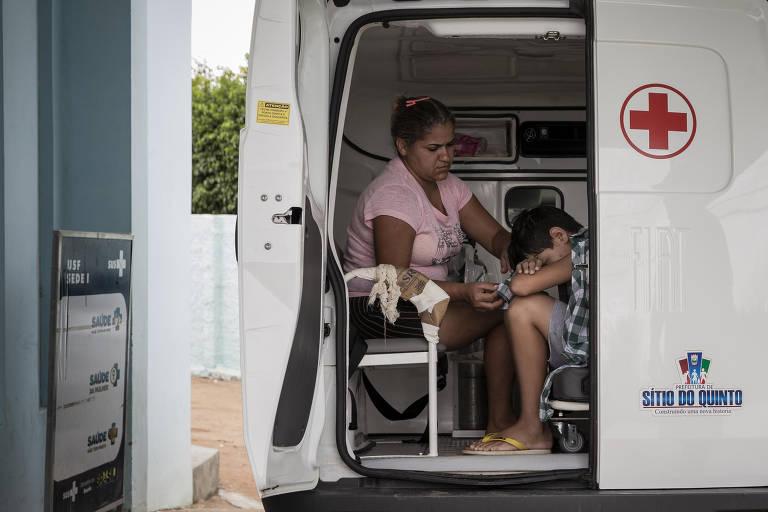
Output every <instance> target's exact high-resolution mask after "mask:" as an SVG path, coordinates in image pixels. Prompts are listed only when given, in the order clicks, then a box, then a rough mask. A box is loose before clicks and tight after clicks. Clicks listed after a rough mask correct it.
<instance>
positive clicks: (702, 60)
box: [593, 0, 768, 489]
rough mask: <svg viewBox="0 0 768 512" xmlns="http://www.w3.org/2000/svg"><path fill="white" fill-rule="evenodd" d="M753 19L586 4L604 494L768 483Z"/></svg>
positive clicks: (761, 115) (764, 176)
mask: <svg viewBox="0 0 768 512" xmlns="http://www.w3.org/2000/svg"><path fill="white" fill-rule="evenodd" d="M665 4H667V5H665ZM766 8H768V4H766V3H765V2H757V1H754V2H747V1H710V2H698V1H693V0H679V1H675V2H655V1H653V2H650V1H648V2H645V1H638V2H609V1H597V2H596V5H595V9H596V12H595V38H596V42H595V55H594V57H595V59H594V65H595V83H596V90H595V98H596V100H595V101H596V110H597V112H596V123H597V124H596V126H597V128H596V130H597V152H596V155H597V167H596V170H597V180H596V184H597V196H598V197H597V200H598V202H597V212H598V216H597V228H598V230H599V232H598V233H597V234H598V243H599V247H597V248H598V250H599V252H598V258H599V259H598V265H599V266H598V268H597V274H596V275H597V278H598V279H597V286H598V289H599V296H598V301H599V304H598V308H597V313H598V331H599V336H598V342H599V345H598V376H599V383H598V386H599V393H598V405H599V416H598V432H599V446H598V478H599V485H600V487H601V488H614V489H617V488H618V489H620V488H634V489H637V488H688V487H691V488H693V487H734V486H764V485H768V471H766V466H765V460H766V459H768V442H766V441H768V439H767V437H768V435H767V434H766V429H765V424H764V423H765V422H764V419H765V411H766V407H767V406H768V397H767V396H766V393H765V392H764V388H765V384H764V377H763V375H762V372H761V371H755V369H756V368H757V366H755V365H756V364H757V363H758V362H759V361H765V360H766V359H768V344H766V343H765V342H764V339H763V338H764V333H765V304H766V302H765V293H764V292H765V283H766V279H768V271H766V266H765V252H766V250H767V249H768V243H766V242H765V234H764V233H765V225H766V222H768V213H766V212H767V211H768V195H766V192H765V190H766V188H767V187H768V168H767V167H768V163H766V159H765V155H766V154H768V153H766V143H765V130H764V129H763V127H764V126H765V112H766V111H767V107H766V105H767V104H768V96H766V94H765V84H766V83H768V75H767V73H766V68H767V67H768V65H767V64H766V63H767V62H768V60H767V59H766V46H765V27H766V25H765V12H766ZM593 275H595V274H594V273H593Z"/></svg>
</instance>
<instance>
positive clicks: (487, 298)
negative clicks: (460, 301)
mask: <svg viewBox="0 0 768 512" xmlns="http://www.w3.org/2000/svg"><path fill="white" fill-rule="evenodd" d="M464 287H465V292H464V296H465V297H464V298H465V300H466V301H467V302H469V303H470V304H471V305H472V307H473V308H475V309H476V310H478V311H494V310H496V309H499V308H500V307H501V305H502V304H503V303H504V301H503V300H502V299H501V297H499V295H498V294H497V293H496V285H495V284H494V283H466V284H465V285H464Z"/></svg>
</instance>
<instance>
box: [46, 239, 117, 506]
mask: <svg viewBox="0 0 768 512" xmlns="http://www.w3.org/2000/svg"><path fill="white" fill-rule="evenodd" d="M131 249H132V237H131V236H130V235H113V234H104V233H80V232H67V231H57V232H55V233H54V258H53V263H54V265H53V267H54V268H53V274H54V277H53V284H54V288H53V290H52V296H53V298H54V300H53V304H52V306H53V308H52V318H51V325H52V326H53V327H52V334H51V349H50V353H49V355H50V360H49V397H50V401H49V407H48V433H47V461H46V462H47V464H46V510H47V511H49V512H58V511H67V512H78V511H88V512H94V511H107V510H113V509H115V508H117V507H119V506H120V505H121V504H122V503H123V494H124V493H123V481H124V467H125V450H126V443H125V425H126V421H125V418H126V414H125V413H126V411H125V403H126V390H127V389H128V383H127V382H126V380H127V379H126V376H127V375H128V371H127V366H128V364H129V353H128V343H129V340H130V299H131V296H130V291H131Z"/></svg>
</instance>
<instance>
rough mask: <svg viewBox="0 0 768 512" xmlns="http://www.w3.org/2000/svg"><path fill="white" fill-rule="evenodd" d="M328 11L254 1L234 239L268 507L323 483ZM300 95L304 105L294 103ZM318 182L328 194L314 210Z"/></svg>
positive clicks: (251, 422) (253, 424)
mask: <svg viewBox="0 0 768 512" xmlns="http://www.w3.org/2000/svg"><path fill="white" fill-rule="evenodd" d="M324 9H325V6H324V1H323V0H260V1H257V2H256V8H255V14H254V21H253V35H252V39H251V52H250V61H249V70H248V89H247V99H246V121H245V129H244V130H243V132H242V134H241V142H240V166H239V188H238V221H239V222H238V233H237V236H238V241H239V263H238V272H239V284H240V339H241V368H242V378H243V411H244V417H245V440H246V446H247V449H248V455H249V457H250V462H251V467H252V469H253V473H254V476H255V478H256V485H257V487H258V488H259V490H260V492H261V494H262V496H264V497H265V496H270V495H274V494H281V493H285V492H293V491H300V490H305V489H311V488H314V486H315V485H316V483H317V479H318V470H317V464H316V462H315V459H316V453H317V446H318V442H319V439H320V433H321V431H322V425H323V420H324V407H323V402H322V397H323V394H324V391H323V389H322V379H321V378H320V375H319V354H320V347H321V344H322V341H323V323H322V309H323V304H322V300H323V291H324V290H323V281H324V277H325V276H324V269H325V256H324V253H325V251H324V250H323V249H324V247H325V240H326V238H325V217H324V208H325V206H324V201H323V200H322V197H324V194H325V192H324V189H325V186H323V184H322V180H320V182H318V180H317V176H321V177H322V176H325V172H324V169H326V168H327V163H326V160H327V142H326V138H325V137H323V136H322V134H323V133H325V134H327V110H328V107H327V89H328V86H327V82H328V37H327V28H325V27H326V24H325V20H324V17H323V16H324ZM300 12H301V19H300V16H299V13H300ZM301 28H304V30H302V29H301ZM299 77H301V78H299ZM299 80H301V81H303V82H310V88H309V89H308V88H307V87H303V86H300V84H298V81H299ZM307 90H309V93H308V94H309V97H307V96H306V95H303V94H301V91H307ZM310 93H315V95H314V96H312V95H311V94H310ZM324 95H325V96H324ZM302 102H303V103H305V108H301V105H300V103H302ZM318 112H319V114H318ZM318 116H319V117H318ZM310 118H311V119H310ZM318 118H320V119H325V121H323V122H322V123H318ZM318 125H322V127H321V128H318ZM318 133H319V135H318ZM307 137H309V138H314V139H319V141H320V144H321V145H323V149H322V151H320V152H319V153H318V151H315V150H314V149H308V148H309V146H310V145H309V144H308V141H307V140H306V139H307ZM315 142H317V141H315ZM314 147H317V144H314V146H313V148H314ZM318 154H319V155H320V156H319V157H316V158H313V159H312V158H308V156H307V155H315V156H317V155H318ZM310 160H312V162H310ZM310 164H311V165H310ZM313 183H314V184H315V188H318V189H323V191H321V192H320V195H319V197H320V198H321V199H319V200H318V196H315V195H313V194H312V184H313ZM318 183H319V185H318ZM317 397H320V399H318V398H317Z"/></svg>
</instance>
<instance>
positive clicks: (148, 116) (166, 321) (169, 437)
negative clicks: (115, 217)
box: [131, 0, 192, 512]
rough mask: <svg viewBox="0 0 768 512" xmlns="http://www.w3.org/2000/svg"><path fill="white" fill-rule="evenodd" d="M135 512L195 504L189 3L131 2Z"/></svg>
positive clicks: (176, 0) (167, 0)
mask: <svg viewBox="0 0 768 512" xmlns="http://www.w3.org/2000/svg"><path fill="white" fill-rule="evenodd" d="M131 12H132V50H133V51H132V57H131V60H132V63H131V68H132V89H133V102H132V103H133V104H132V112H133V126H132V134H131V136H132V145H133V149H132V159H133V164H132V173H131V178H132V179H131V193H132V220H131V225H132V229H133V233H134V236H135V242H134V247H135V249H134V251H135V252H134V287H133V301H134V302H133V303H134V304H135V305H136V306H135V309H134V317H133V325H134V332H133V350H134V352H133V353H134V374H133V392H134V394H133V406H132V412H133V423H132V426H133V462H132V465H133V482H132V483H133V492H132V509H133V511H135V512H140V511H143V510H157V509H159V508H164V507H173V506H180V505H184V504H186V503H190V502H191V501H192V472H191V458H190V378H189V366H190V362H189V361H190V355H189V354H190V345H189V340H190V335H191V330H190V319H191V307H190V301H189V290H190V263H189V261H190V260H189V251H190V227H189V226H190V224H189V222H190V213H189V212H190V211H191V187H192V185H191V180H192V170H191V150H190V148H191V147H192V139H191V137H192V135H191V133H192V129H191V126H192V120H191V115H192V114H191V112H192V109H191V83H190V78H191V67H190V66H191V64H190V63H191V55H190V47H191V34H190V32H191V28H190V27H191V16H192V7H191V3H190V0H164V1H162V2H155V1H150V0H132V2H131Z"/></svg>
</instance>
